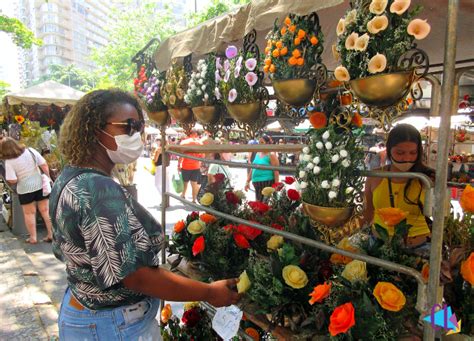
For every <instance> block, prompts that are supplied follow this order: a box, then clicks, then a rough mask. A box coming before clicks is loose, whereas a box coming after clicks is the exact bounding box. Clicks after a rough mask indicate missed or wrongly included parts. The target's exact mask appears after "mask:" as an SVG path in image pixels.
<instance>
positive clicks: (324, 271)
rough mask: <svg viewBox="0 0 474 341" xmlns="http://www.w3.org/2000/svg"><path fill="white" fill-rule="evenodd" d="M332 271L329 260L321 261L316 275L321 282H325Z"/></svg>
mask: <svg viewBox="0 0 474 341" xmlns="http://www.w3.org/2000/svg"><path fill="white" fill-rule="evenodd" d="M333 273H334V271H333V270H332V264H331V262H330V261H329V260H323V261H321V262H320V263H319V271H318V274H319V276H320V277H321V280H323V281H327V280H328V279H329V278H331V276H332V275H333Z"/></svg>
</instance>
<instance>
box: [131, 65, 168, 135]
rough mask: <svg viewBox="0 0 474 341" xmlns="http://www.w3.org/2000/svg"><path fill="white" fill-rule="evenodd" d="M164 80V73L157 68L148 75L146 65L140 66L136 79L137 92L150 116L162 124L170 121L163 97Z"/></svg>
mask: <svg viewBox="0 0 474 341" xmlns="http://www.w3.org/2000/svg"><path fill="white" fill-rule="evenodd" d="M163 82H164V74H162V73H160V72H159V71H158V70H156V69H153V70H152V71H151V72H150V73H149V75H148V77H147V76H146V69H145V66H142V67H141V68H140V71H139V77H138V78H135V80H134V84H135V94H137V95H138V97H139V98H140V99H141V101H142V103H143V107H144V108H145V110H146V112H147V114H148V117H149V118H150V119H152V120H153V121H155V122H156V123H158V125H160V126H161V125H164V124H166V122H167V121H168V112H167V111H166V110H167V107H166V105H165V104H164V103H163V101H162V98H161V89H160V87H161V85H162V84H163Z"/></svg>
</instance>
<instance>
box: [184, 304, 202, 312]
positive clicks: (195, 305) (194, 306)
mask: <svg viewBox="0 0 474 341" xmlns="http://www.w3.org/2000/svg"><path fill="white" fill-rule="evenodd" d="M197 307H199V302H186V303H185V304H184V311H188V310H190V309H193V308H197Z"/></svg>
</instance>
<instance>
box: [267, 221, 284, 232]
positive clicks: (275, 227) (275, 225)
mask: <svg viewBox="0 0 474 341" xmlns="http://www.w3.org/2000/svg"><path fill="white" fill-rule="evenodd" d="M270 226H271V227H273V228H274V229H275V230H280V231H282V230H283V226H281V225H280V224H277V223H273V224H272V225H270Z"/></svg>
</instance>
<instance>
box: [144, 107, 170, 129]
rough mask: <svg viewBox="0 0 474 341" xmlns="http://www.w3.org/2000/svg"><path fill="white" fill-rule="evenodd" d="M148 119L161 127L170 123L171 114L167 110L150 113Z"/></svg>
mask: <svg viewBox="0 0 474 341" xmlns="http://www.w3.org/2000/svg"><path fill="white" fill-rule="evenodd" d="M148 118H149V119H150V120H152V121H154V122H155V123H156V124H158V125H159V126H160V127H161V126H164V125H165V124H166V123H167V122H168V118H169V114H168V112H167V111H166V110H163V111H153V112H149V113H148Z"/></svg>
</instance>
